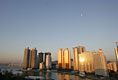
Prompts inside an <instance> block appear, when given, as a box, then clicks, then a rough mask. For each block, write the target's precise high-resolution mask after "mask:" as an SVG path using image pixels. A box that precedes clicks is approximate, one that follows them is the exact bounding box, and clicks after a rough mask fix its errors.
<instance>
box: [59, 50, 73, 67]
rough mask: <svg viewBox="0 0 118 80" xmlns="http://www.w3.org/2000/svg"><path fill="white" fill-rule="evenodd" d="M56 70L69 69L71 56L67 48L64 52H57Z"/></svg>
mask: <svg viewBox="0 0 118 80" xmlns="http://www.w3.org/2000/svg"><path fill="white" fill-rule="evenodd" d="M58 68H60V69H71V56H70V50H68V48H66V49H65V50H62V49H60V50H59V51H58Z"/></svg>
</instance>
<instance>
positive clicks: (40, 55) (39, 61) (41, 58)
mask: <svg viewBox="0 0 118 80" xmlns="http://www.w3.org/2000/svg"><path fill="white" fill-rule="evenodd" d="M43 54H44V53H42V52H40V53H39V54H38V67H40V63H41V62H43Z"/></svg>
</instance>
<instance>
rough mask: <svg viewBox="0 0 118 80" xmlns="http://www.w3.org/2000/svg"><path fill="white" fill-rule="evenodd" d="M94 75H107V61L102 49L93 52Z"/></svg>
mask: <svg viewBox="0 0 118 80" xmlns="http://www.w3.org/2000/svg"><path fill="white" fill-rule="evenodd" d="M94 65H95V75H102V76H109V75H108V69H107V62H106V57H105V56H104V53H103V52H102V49H100V50H99V51H98V52H97V53H96V54H94Z"/></svg>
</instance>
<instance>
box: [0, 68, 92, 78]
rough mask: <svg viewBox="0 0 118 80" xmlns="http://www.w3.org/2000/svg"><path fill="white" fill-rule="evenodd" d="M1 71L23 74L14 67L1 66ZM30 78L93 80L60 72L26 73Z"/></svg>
mask: <svg viewBox="0 0 118 80" xmlns="http://www.w3.org/2000/svg"><path fill="white" fill-rule="evenodd" d="M0 69H1V70H8V71H11V70H12V72H13V73H14V74H16V73H23V72H21V71H16V70H18V69H22V67H12V66H0ZM25 74H27V75H28V76H40V77H43V78H45V79H55V80H64V79H66V80H70V79H71V80H92V79H88V78H80V77H79V76H77V75H71V74H63V73H58V72H25Z"/></svg>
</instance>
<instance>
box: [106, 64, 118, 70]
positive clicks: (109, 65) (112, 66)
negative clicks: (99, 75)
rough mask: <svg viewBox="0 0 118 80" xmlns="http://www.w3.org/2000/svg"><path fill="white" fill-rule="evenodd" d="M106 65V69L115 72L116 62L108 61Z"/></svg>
mask: <svg viewBox="0 0 118 80" xmlns="http://www.w3.org/2000/svg"><path fill="white" fill-rule="evenodd" d="M107 67H108V71H109V72H111V71H114V72H117V65H116V62H110V63H108V64H107Z"/></svg>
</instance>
